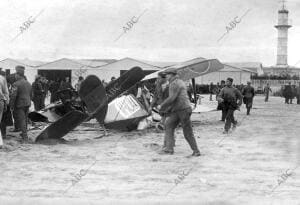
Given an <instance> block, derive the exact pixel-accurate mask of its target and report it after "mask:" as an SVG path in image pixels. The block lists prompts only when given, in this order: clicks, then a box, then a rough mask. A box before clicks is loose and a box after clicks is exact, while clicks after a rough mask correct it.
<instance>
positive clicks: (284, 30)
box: [275, 0, 292, 68]
mask: <svg viewBox="0 0 300 205" xmlns="http://www.w3.org/2000/svg"><path fill="white" fill-rule="evenodd" d="M288 19H289V11H288V10H287V9H286V7H285V0H282V7H281V9H280V10H279V11H278V24H277V25H275V28H276V29H277V30H278V39H277V63H276V67H281V68H287V67H288V62H287V60H288V59H287V57H288V29H289V28H291V27H292V26H291V25H289V20H288Z"/></svg>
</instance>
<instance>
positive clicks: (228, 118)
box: [224, 108, 236, 131]
mask: <svg viewBox="0 0 300 205" xmlns="http://www.w3.org/2000/svg"><path fill="white" fill-rule="evenodd" d="M225 112H226V115H225V127H224V129H225V131H228V130H229V129H230V128H231V124H236V121H235V119H234V109H230V108H225Z"/></svg>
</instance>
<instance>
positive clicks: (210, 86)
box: [208, 82, 214, 101]
mask: <svg viewBox="0 0 300 205" xmlns="http://www.w3.org/2000/svg"><path fill="white" fill-rule="evenodd" d="M208 92H209V101H212V95H213V94H214V83H213V82H211V83H210V84H209V86H208Z"/></svg>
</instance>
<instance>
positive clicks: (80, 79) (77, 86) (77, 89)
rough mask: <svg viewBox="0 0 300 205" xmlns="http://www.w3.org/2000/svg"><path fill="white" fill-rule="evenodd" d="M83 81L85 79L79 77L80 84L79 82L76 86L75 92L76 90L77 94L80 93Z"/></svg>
mask: <svg viewBox="0 0 300 205" xmlns="http://www.w3.org/2000/svg"><path fill="white" fill-rule="evenodd" d="M83 80H84V79H83V77H82V76H79V78H78V82H77V83H76V85H75V90H76V91H77V92H79V89H80V86H81V83H82V81H83Z"/></svg>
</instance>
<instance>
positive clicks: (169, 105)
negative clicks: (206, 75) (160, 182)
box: [157, 70, 200, 157]
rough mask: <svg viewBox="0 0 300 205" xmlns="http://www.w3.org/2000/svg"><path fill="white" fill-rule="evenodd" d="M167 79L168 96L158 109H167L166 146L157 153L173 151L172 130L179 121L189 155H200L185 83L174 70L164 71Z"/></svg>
mask: <svg viewBox="0 0 300 205" xmlns="http://www.w3.org/2000/svg"><path fill="white" fill-rule="evenodd" d="M164 73H165V74H166V78H167V80H168V81H169V96H168V98H167V99H165V100H164V101H163V102H162V103H161V104H160V105H158V107H157V108H158V109H159V110H168V112H167V114H166V120H165V140H166V147H165V148H164V149H162V150H161V152H160V153H159V154H169V155H171V154H173V153H174V144H175V143H174V131H175V128H176V127H177V125H178V124H179V123H181V126H182V129H183V134H184V137H185V139H186V141H187V142H188V143H189V145H190V147H191V149H192V150H193V153H192V155H191V156H195V157H198V156H200V151H199V149H198V146H197V142H196V139H195V137H194V133H193V128H192V123H191V119H190V117H191V114H192V108H191V105H190V101H189V98H188V95H187V87H186V85H185V83H184V82H183V81H182V80H180V79H179V77H178V75H177V72H176V71H175V70H169V71H165V72H164Z"/></svg>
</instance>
